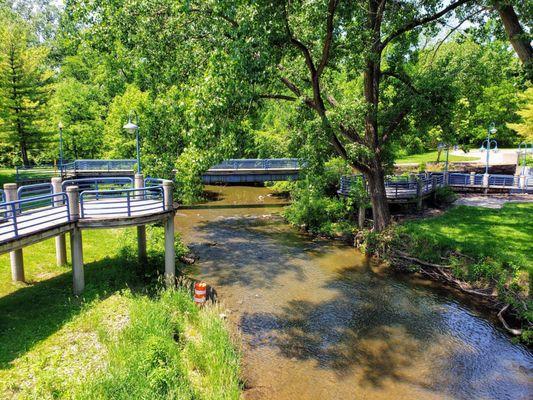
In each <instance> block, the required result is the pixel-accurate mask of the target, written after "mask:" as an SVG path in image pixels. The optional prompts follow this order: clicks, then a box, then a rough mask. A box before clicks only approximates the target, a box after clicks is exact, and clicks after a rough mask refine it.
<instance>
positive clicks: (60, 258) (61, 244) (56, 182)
mask: <svg viewBox="0 0 533 400" xmlns="http://www.w3.org/2000/svg"><path fill="white" fill-rule="evenodd" d="M52 188H53V190H54V193H61V192H62V191H63V189H62V187H61V178H59V177H55V178H52ZM54 200H58V199H54ZM57 203H58V205H59V206H61V205H62V204H61V202H57ZM57 203H56V202H54V204H57ZM55 241H56V263H57V266H58V267H62V266H64V265H66V264H67V243H66V240H65V234H61V235H58V236H56V237H55Z"/></svg>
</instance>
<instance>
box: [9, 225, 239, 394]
mask: <svg viewBox="0 0 533 400" xmlns="http://www.w3.org/2000/svg"><path fill="white" fill-rule="evenodd" d="M160 236H161V235H160V232H158V230H157V229H155V230H150V231H149V249H150V250H149V257H150V266H149V267H147V266H144V267H143V268H141V266H139V265H138V264H137V262H136V260H135V248H134V246H132V243H134V242H135V237H134V236H133V232H132V231H130V232H129V233H126V234H124V233H123V232H121V231H111V230H109V231H86V232H84V256H85V262H86V271H85V272H86V284H87V285H86V290H85V291H84V293H83V295H82V296H80V297H74V296H72V294H71V287H72V275H71V272H70V269H69V268H68V267H56V266H55V264H54V261H55V256H54V243H53V241H47V242H42V243H39V244H37V245H34V246H31V247H28V248H26V249H25V251H24V255H25V266H26V268H25V271H26V276H27V280H28V282H29V283H28V284H13V283H11V282H10V272H9V256H8V255H2V256H0V265H1V266H2V268H1V269H0V342H1V343H2V346H1V347H0V398H21V399H26V398H39V399H47V398H69V399H94V398H100V399H107V398H113V399H132V398H147V399H148V398H149V399H160V398H164V399H167V398H180V399H193V398H194V399H237V398H238V397H239V392H240V383H239V356H238V353H237V351H236V350H235V348H234V346H233V344H232V342H231V340H230V335H229V334H228V331H227V328H226V325H225V323H224V321H222V320H221V319H220V318H219V317H218V315H219V313H218V312H217V309H216V307H206V308H205V309H202V310H199V309H197V308H196V307H195V306H194V304H193V303H192V301H191V298H190V295H189V294H188V293H185V292H182V291H180V290H163V289H161V287H160V285H159V284H158V283H157V279H156V277H157V272H158V270H160V268H159V267H160V266H161V264H160V262H161V254H160V247H159V246H160V244H159V242H160V240H159V239H161V237H160ZM183 250H184V249H183V247H180V246H178V249H177V253H178V254H180V253H182V252H183Z"/></svg>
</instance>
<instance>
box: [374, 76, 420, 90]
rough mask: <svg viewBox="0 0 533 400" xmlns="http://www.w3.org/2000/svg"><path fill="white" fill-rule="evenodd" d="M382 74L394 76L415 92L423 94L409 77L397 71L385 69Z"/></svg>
mask: <svg viewBox="0 0 533 400" xmlns="http://www.w3.org/2000/svg"><path fill="white" fill-rule="evenodd" d="M381 75H384V76H391V77H393V78H396V79H398V80H399V81H400V82H402V83H403V84H404V85H405V86H407V87H408V88H409V89H410V90H411V91H412V92H413V93H416V94H422V93H420V91H419V90H418V89H417V88H416V87H414V85H413V84H412V83H411V82H410V81H409V79H407V77H406V76H403V75H400V74H397V73H396V72H393V71H383V72H381Z"/></svg>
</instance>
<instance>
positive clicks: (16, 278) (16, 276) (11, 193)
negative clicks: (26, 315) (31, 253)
mask: <svg viewBox="0 0 533 400" xmlns="http://www.w3.org/2000/svg"><path fill="white" fill-rule="evenodd" d="M4 193H5V196H6V202H10V201H17V200H18V195H17V184H16V183H6V184H4ZM12 214H13V216H12V218H13V229H14V231H15V236H18V232H17V230H18V229H17V228H18V227H17V210H16V207H12ZM6 217H9V213H8V215H6ZM9 259H10V261H11V279H12V281H13V282H24V255H23V253H22V249H17V250H13V251H12V252H11V253H9Z"/></svg>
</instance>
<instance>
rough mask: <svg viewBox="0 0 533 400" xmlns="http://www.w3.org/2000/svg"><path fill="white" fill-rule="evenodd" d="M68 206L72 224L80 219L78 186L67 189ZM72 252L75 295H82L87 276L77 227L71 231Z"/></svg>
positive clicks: (79, 231) (79, 230)
mask: <svg viewBox="0 0 533 400" xmlns="http://www.w3.org/2000/svg"><path fill="white" fill-rule="evenodd" d="M67 196H68V204H69V209H70V210H69V211H70V220H71V222H76V221H78V219H79V218H80V208H79V193H78V187H77V186H69V187H68V188H67ZM70 252H71V255H70V256H71V258H72V283H73V290H74V294H80V293H81V292H83V289H84V288H85V275H84V271H83V245H82V235H81V229H80V228H78V226H77V225H75V226H74V228H73V229H72V230H71V231H70Z"/></svg>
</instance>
